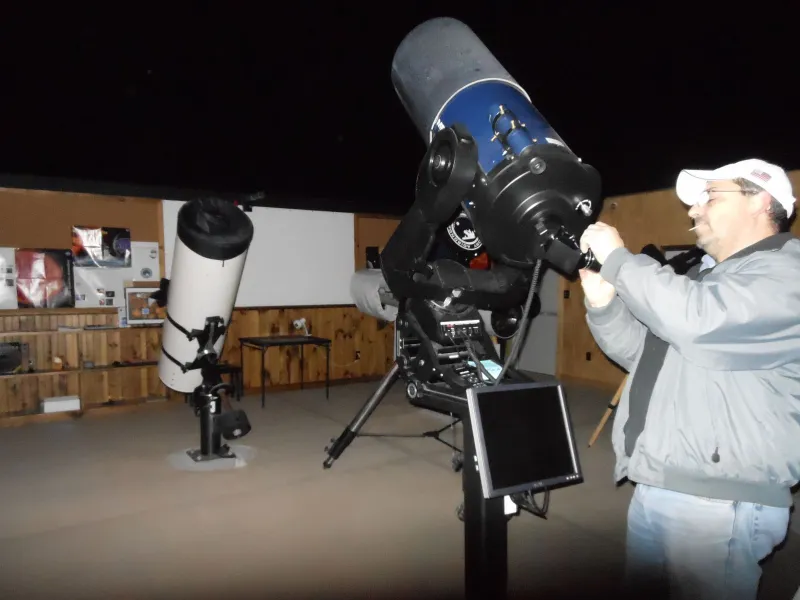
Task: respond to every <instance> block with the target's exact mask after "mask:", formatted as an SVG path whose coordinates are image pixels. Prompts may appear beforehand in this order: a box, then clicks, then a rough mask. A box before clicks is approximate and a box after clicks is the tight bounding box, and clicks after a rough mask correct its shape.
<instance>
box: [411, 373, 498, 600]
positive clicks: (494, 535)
mask: <svg viewBox="0 0 800 600" xmlns="http://www.w3.org/2000/svg"><path fill="white" fill-rule="evenodd" d="M420 392H422V393H421V394H420V395H418V396H416V397H415V398H410V399H409V400H410V403H411V404H412V405H414V406H418V407H420V408H427V409H428V410H434V411H437V412H441V413H444V414H448V415H454V416H456V417H460V419H461V423H462V428H463V431H464V443H463V446H464V447H463V450H462V452H463V457H464V466H463V468H462V469H461V481H462V483H461V487H462V490H463V493H464V512H463V520H464V584H465V590H464V591H465V596H464V597H465V598H466V600H484V599H487V598H492V599H497V600H502V599H503V598H506V596H507V593H508V520H509V517H508V516H507V515H506V512H505V497H503V496H500V497H498V498H485V497H484V496H483V486H482V485H481V475H480V472H479V471H478V463H477V452H476V450H475V436H474V435H473V432H472V420H471V418H470V414H469V405H468V404H467V401H466V399H465V398H462V397H460V396H455V395H452V394H450V393H447V392H445V391H442V390H439V389H436V388H433V387H432V386H430V387H429V386H423V388H422V390H420Z"/></svg>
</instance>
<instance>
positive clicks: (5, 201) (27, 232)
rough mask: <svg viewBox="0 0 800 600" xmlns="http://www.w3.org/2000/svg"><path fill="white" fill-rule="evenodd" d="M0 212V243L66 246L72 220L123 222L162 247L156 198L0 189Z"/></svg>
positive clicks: (113, 224) (81, 222) (139, 238)
mask: <svg viewBox="0 0 800 600" xmlns="http://www.w3.org/2000/svg"><path fill="white" fill-rule="evenodd" d="M0 214H2V215H3V218H2V219H0V247H7V248H54V249H61V248H65V249H66V248H71V247H72V226H73V225H88V226H98V227H126V228H128V229H130V230H131V240H132V241H134V242H160V245H161V246H163V240H161V238H163V232H162V229H161V228H160V227H159V223H160V222H161V216H160V215H161V201H160V200H156V199H150V198H130V197H122V196H100V195H94V194H74V193H70V192H51V191H43V190H19V189H10V188H0ZM162 255H163V252H162Z"/></svg>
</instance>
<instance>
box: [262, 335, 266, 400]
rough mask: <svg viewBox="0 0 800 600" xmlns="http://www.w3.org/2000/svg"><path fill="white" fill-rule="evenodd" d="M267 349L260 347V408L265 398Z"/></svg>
mask: <svg viewBox="0 0 800 600" xmlns="http://www.w3.org/2000/svg"><path fill="white" fill-rule="evenodd" d="M266 359H267V349H266V348H262V349H261V408H264V404H265V403H266V400H267V364H266V362H267V360H266Z"/></svg>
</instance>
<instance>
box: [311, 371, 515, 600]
mask: <svg viewBox="0 0 800 600" xmlns="http://www.w3.org/2000/svg"><path fill="white" fill-rule="evenodd" d="M401 373H402V369H401V367H400V365H399V364H398V363H397V362H395V364H394V365H393V366H392V368H391V370H390V371H389V372H388V373H387V374H386V375H385V376H384V377H383V379H382V380H381V382H380V383H379V384H378V387H377V389H376V390H375V391H374V392H373V393H372V395H371V396H370V397H369V399H368V400H367V402H366V403H365V404H364V406H363V407H362V408H361V410H360V411H359V412H358V413H357V414H356V416H355V417H354V418H353V419H352V421H351V422H350V424H349V425H348V426H347V427H346V428H345V430H344V431H343V432H342V433H341V435H339V437H338V438H336V439H335V440H332V441H333V444H332V445H331V446H329V447H327V448H326V449H325V451H326V452H327V454H328V457H327V458H326V459H325V462H324V463H323V467H324V468H326V469H329V468H330V467H331V466H332V465H333V463H334V461H335V460H337V459H338V458H339V457H340V456H341V455H342V453H343V452H344V451H345V450H346V449H347V447H348V446H349V445H350V443H351V442H352V441H353V440H354V439H355V438H356V437H360V435H359V432H360V430H361V428H362V427H363V426H364V424H365V423H366V421H367V420H368V419H369V417H370V416H371V415H372V413H373V412H375V409H376V408H377V407H378V405H379V404H380V403H381V401H382V400H383V399H384V398H385V397H386V394H387V393H388V392H389V390H390V389H391V388H392V386H393V385H394V384H395V383H396V382H397V381H398V379H400V378H401ZM406 394H407V396H408V398H409V400H410V402H411V404H412V405H414V406H417V407H419V408H427V409H431V410H434V411H436V412H439V413H443V414H448V415H450V416H454V417H455V420H454V421H453V423H451V424H450V425H447V426H446V427H444V428H442V429H441V430H437V431H432V432H426V433H423V434H421V436H419V437H433V438H435V439H437V440H438V441H440V442H442V443H444V444H445V445H447V446H450V447H451V448H454V449H455V450H456V452H457V453H458V449H457V448H455V446H451V445H450V444H448V443H447V442H445V441H444V440H441V439H440V438H439V437H438V434H439V433H441V432H442V431H444V430H446V429H448V428H450V427H453V426H454V425H455V424H456V423H458V422H461V423H463V429H464V442H463V450H462V451H461V453H462V456H463V458H455V457H454V460H453V469H454V470H455V471H459V470H460V471H461V474H462V475H461V477H462V490H463V493H464V503H463V505H462V507H461V508H460V510H459V512H460V513H461V514H460V515H459V518H461V520H462V521H463V522H464V550H465V564H464V569H465V589H466V598H467V600H472V599H473V598H474V599H476V600H477V599H479V598H480V599H483V598H498V599H500V598H504V597H505V596H506V591H507V586H508V517H507V515H506V512H505V501H504V498H502V497H500V498H484V496H483V489H482V487H481V479H480V474H479V473H478V468H477V464H476V459H475V456H476V452H475V441H474V438H473V432H472V427H471V421H470V416H469V410H468V407H467V402H466V398H465V397H460V396H457V395H454V394H451V393H449V392H447V391H445V390H442V389H440V388H438V387H435V386H432V385H429V384H425V383H419V382H416V381H413V380H408V381H407V385H406ZM361 435H363V434H361ZM415 437H416V436H415ZM462 467H463V468H462Z"/></svg>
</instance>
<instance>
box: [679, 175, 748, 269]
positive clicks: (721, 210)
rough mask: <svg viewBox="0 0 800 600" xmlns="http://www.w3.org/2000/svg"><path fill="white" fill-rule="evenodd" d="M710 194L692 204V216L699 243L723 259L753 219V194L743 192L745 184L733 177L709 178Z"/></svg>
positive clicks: (709, 252) (711, 253) (707, 186)
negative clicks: (751, 196)
mask: <svg viewBox="0 0 800 600" xmlns="http://www.w3.org/2000/svg"><path fill="white" fill-rule="evenodd" d="M706 195H707V197H708V202H705V203H704V204H695V205H694V206H692V207H691V208H690V209H689V217H690V218H692V219H693V220H694V224H695V230H694V233H695V235H696V236H697V245H698V246H699V247H700V248H702V249H703V250H705V251H706V253H707V254H709V255H711V256H712V257H714V258H716V259H717V260H720V258H719V257H720V256H721V255H723V254H726V253H727V252H728V249H729V248H731V247H732V246H734V245H735V244H736V243H737V238H738V237H739V235H740V234H741V232H742V231H743V230H744V228H745V227H746V226H747V225H748V224H750V223H752V219H753V214H752V202H751V200H752V198H748V197H747V196H745V195H744V194H742V192H741V188H740V187H739V186H738V185H736V184H735V183H734V182H733V181H730V180H720V181H709V182H708V184H707V185H706Z"/></svg>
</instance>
